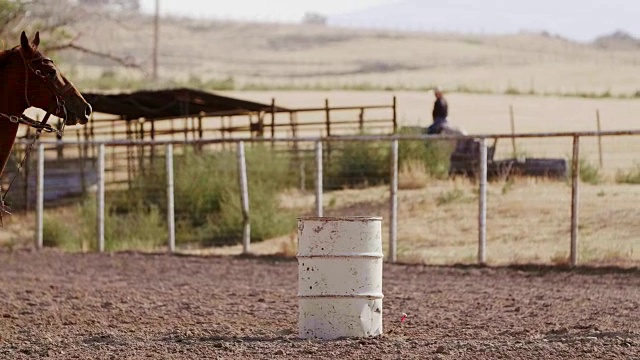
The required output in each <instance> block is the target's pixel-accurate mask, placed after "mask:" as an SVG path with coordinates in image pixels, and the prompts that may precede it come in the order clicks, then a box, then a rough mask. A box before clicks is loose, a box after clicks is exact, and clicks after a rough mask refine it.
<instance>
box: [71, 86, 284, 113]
mask: <svg viewBox="0 0 640 360" xmlns="http://www.w3.org/2000/svg"><path fill="white" fill-rule="evenodd" d="M82 96H84V98H85V99H86V100H87V101H88V102H89V103H90V104H91V106H92V107H93V111H95V112H100V113H105V114H111V115H118V116H120V117H122V118H124V119H138V118H148V119H159V118H179V117H187V116H198V115H199V114H201V113H206V114H210V115H226V116H230V115H243V114H247V113H248V112H258V111H271V105H270V104H269V105H268V104H261V103H257V102H253V101H246V100H240V99H236V98H231V97H227V96H221V95H217V94H214V93H210V92H205V91H200V90H194V89H188V88H178V89H165V90H143V91H136V92H132V93H121V94H100V93H83V94H82ZM282 111H288V109H286V108H282V107H276V112H282Z"/></svg>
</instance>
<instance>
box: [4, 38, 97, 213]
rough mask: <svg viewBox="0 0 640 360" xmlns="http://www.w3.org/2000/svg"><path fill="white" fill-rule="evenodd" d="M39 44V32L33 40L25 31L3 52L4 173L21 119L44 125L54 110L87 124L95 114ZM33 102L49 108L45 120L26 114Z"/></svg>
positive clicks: (72, 121)
mask: <svg viewBox="0 0 640 360" xmlns="http://www.w3.org/2000/svg"><path fill="white" fill-rule="evenodd" d="M39 44H40V35H39V33H36V35H35V38H34V39H33V42H31V43H29V39H28V38H27V36H26V34H25V33H24V31H23V32H22V35H21V37H20V45H19V46H16V47H15V48H13V49H10V50H5V51H2V52H0V177H1V176H2V173H3V172H4V169H5V166H6V164H7V161H8V159H9V155H10V153H11V148H12V147H13V143H14V142H15V139H16V134H17V132H18V126H19V124H20V123H23V124H27V125H30V126H34V127H39V126H40V127H43V126H46V124H44V123H46V120H48V118H49V115H50V114H53V115H55V116H57V117H59V118H61V119H64V121H65V122H64V123H65V124H66V125H75V124H78V123H79V124H86V123H87V122H88V121H89V116H90V115H91V105H89V104H88V103H87V102H86V101H85V100H84V98H83V97H82V95H80V92H78V90H77V89H76V88H75V87H74V86H73V84H72V83H71V82H70V81H69V80H67V79H66V78H65V77H64V76H63V75H62V74H61V73H60V71H59V70H58V69H57V67H56V65H55V64H54V63H53V61H52V60H51V59H49V58H47V57H45V56H44V55H42V53H40V52H39V51H38V45H39ZM32 106H33V107H37V108H40V109H42V110H44V111H46V112H47V115H46V116H45V118H44V119H43V122H44V123H42V122H38V121H35V120H33V119H31V118H29V117H27V116H26V115H24V114H23V113H24V111H25V110H26V109H28V108H30V107H32ZM0 200H3V199H2V198H0ZM3 205H4V204H2V203H0V215H1V214H2V211H3V209H4V210H6V208H4V207H3Z"/></svg>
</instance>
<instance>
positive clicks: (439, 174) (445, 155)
mask: <svg viewBox="0 0 640 360" xmlns="http://www.w3.org/2000/svg"><path fill="white" fill-rule="evenodd" d="M398 133H399V134H401V135H402V134H405V135H412V134H419V133H420V131H419V130H417V129H406V128H405V129H400V131H399V132H398ZM454 147H455V142H454V141H451V140H437V139H436V140H428V141H422V140H402V141H399V143H398V161H399V165H400V167H402V166H403V164H405V163H409V162H412V161H415V160H417V161H420V162H422V163H424V166H425V169H426V171H427V173H428V174H429V175H430V176H432V177H434V178H437V179H445V178H447V177H448V176H449V157H450V156H451V153H452V152H453V149H454Z"/></svg>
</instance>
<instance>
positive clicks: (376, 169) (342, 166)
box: [323, 141, 390, 189]
mask: <svg viewBox="0 0 640 360" xmlns="http://www.w3.org/2000/svg"><path fill="white" fill-rule="evenodd" d="M389 155H390V153H389V145H388V143H384V144H382V143H379V142H370V141H352V142H344V143H333V144H332V145H331V148H330V154H327V155H325V157H324V162H325V164H326V165H323V168H325V169H327V171H326V177H325V180H324V181H325V183H324V187H325V188H327V189H339V188H361V187H367V186H376V185H380V184H384V183H387V182H388V181H389V174H390V170H389V166H390V157H389Z"/></svg>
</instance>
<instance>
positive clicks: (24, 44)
mask: <svg viewBox="0 0 640 360" xmlns="http://www.w3.org/2000/svg"><path fill="white" fill-rule="evenodd" d="M39 44H40V34H39V33H36V36H35V38H34V39H33V42H31V43H29V39H27V35H26V34H25V32H24V31H23V32H22V35H21V36H20V49H19V51H20V55H21V57H22V60H23V61H24V69H25V70H24V71H25V74H26V77H25V78H23V79H24V89H25V90H24V92H25V94H24V96H25V99H24V100H25V102H26V105H27V107H29V106H35V107H38V108H40V109H42V110H45V111H49V112H51V113H52V114H53V115H55V116H58V117H60V118H63V119H66V124H67V125H75V124H77V123H80V124H86V123H87V122H88V121H89V116H90V115H91V105H89V103H87V102H86V101H85V99H84V98H83V97H82V95H80V92H79V91H78V90H77V89H76V88H75V87H74V86H73V84H72V83H71V82H70V81H69V80H67V78H65V77H64V75H62V73H61V72H60V70H58V68H57V67H56V65H55V64H54V63H53V61H52V60H51V59H49V58H47V57H45V56H43V55H42V54H41V53H40V52H39V51H38V45H39ZM15 90H16V91H20V89H19V88H17V89H15Z"/></svg>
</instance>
